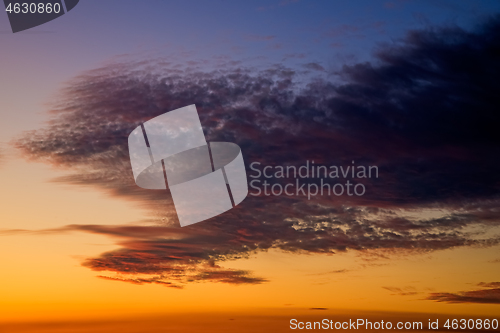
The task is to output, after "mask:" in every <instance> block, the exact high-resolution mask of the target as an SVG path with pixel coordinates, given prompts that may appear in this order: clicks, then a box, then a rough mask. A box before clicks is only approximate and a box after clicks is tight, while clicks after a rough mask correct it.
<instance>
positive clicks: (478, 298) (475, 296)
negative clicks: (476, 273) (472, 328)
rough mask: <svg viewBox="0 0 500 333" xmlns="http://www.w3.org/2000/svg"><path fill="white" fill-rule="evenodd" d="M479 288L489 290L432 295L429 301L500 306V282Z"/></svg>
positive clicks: (480, 285) (482, 283)
mask: <svg viewBox="0 0 500 333" xmlns="http://www.w3.org/2000/svg"><path fill="white" fill-rule="evenodd" d="M478 286H479V287H482V288H487V289H477V290H469V291H460V292H458V293H431V294H430V295H429V297H427V299H428V300H431V301H436V302H445V303H482V304H500V282H490V283H484V282H481V283H479V284H478Z"/></svg>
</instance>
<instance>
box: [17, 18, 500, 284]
mask: <svg viewBox="0 0 500 333" xmlns="http://www.w3.org/2000/svg"><path fill="white" fill-rule="evenodd" d="M499 60H500V19H499V18H491V19H489V20H488V21H487V22H485V23H484V24H483V25H481V26H480V27H478V28H477V30H476V31H474V32H467V31H463V30H461V29H459V28H446V29H430V30H425V31H413V32H410V33H409V34H408V36H407V38H406V39H404V40H402V41H400V42H399V43H397V44H395V45H391V46H384V47H380V48H379V49H378V50H377V53H376V57H375V59H374V61H373V62H372V63H360V64H355V65H350V66H347V65H346V66H344V67H343V68H342V70H341V71H340V72H338V73H336V75H337V76H338V77H339V78H340V79H341V82H342V83H333V82H329V81H326V80H324V79H320V78H316V79H307V78H306V77H304V76H301V70H295V69H292V68H286V67H283V66H273V67H270V68H269V69H267V70H263V71H254V70H252V69H246V68H242V67H232V68H230V69H227V68H226V69H223V70H222V69H221V70H218V71H212V72H194V71H191V70H189V68H183V67H179V66H177V65H175V64H171V63H168V62H167V61H142V62H139V61H138V62H128V63H127V62H125V63H116V64H111V65H107V66H105V67H103V68H99V69H96V70H93V71H89V72H86V73H84V74H82V75H80V76H78V77H76V78H75V79H74V80H72V81H71V82H70V83H69V84H68V85H67V87H66V88H65V89H64V90H63V91H61V94H60V95H61V97H60V100H59V101H58V102H57V103H56V104H55V106H54V108H53V110H52V114H53V118H52V120H51V122H50V123H49V124H48V125H47V126H46V127H45V128H42V129H40V130H37V131H34V132H30V133H26V134H25V135H24V136H23V137H21V138H19V139H18V140H16V141H15V142H14V145H15V146H16V147H17V148H18V149H20V150H21V151H22V152H23V153H24V155H25V156H26V157H27V158H28V159H30V160H35V161H42V162H45V163H50V164H52V165H54V166H55V167H59V168H66V169H69V168H71V170H73V171H74V173H73V174H72V175H71V176H67V177H62V178H59V179H58V180H57V181H59V182H64V183H71V184H76V185H81V186H93V187H95V188H98V189H101V190H105V191H107V192H108V193H109V194H111V195H114V196H119V197H121V198H124V199H127V200H134V201H136V202H139V203H141V204H142V205H144V207H146V208H147V209H149V210H150V211H151V212H153V213H154V214H156V216H159V217H160V220H161V223H162V224H160V225H159V226H157V227H139V226H138V227H125V226H123V227H110V226H93V225H88V226H70V227H67V228H69V229H71V230H75V229H77V230H81V231H85V232H92V233H99V234H106V235H109V236H111V237H117V239H119V240H118V244H119V245H120V246H121V248H120V249H118V250H115V251H111V252H107V253H104V254H102V255H101V256H99V257H97V258H88V259H87V260H86V261H85V262H84V263H83V264H84V265H85V266H86V267H89V268H91V269H93V270H96V271H99V272H111V273H117V274H118V275H116V276H104V277H105V278H111V279H118V280H121V281H127V282H132V283H162V284H165V285H169V286H174V287H178V286H182V285H183V284H185V283H189V282H196V281H207V280H208V281H215V282H224V283H235V284H239V283H250V284H254V283H261V282H264V281H265V279H263V278H257V277H252V276H251V274H249V272H246V271H238V270H226V269H224V268H223V267H221V266H219V265H218V264H217V263H218V262H221V261H224V260H230V259H238V258H242V257H245V256H247V255H248V254H250V253H252V252H254V251H260V250H266V249H270V248H278V249H281V250H284V251H290V252H308V253H333V252H337V251H346V250H364V249H391V250H392V249H394V250H398V249H404V250H415V251H431V250H438V249H446V248H451V247H456V246H491V245H494V244H498V242H499V238H498V236H495V233H493V231H492V230H495V229H496V230H498V229H497V228H498V227H499V226H500V223H499V213H498V209H497V207H498V204H499V196H498V193H499V189H500V166H499V164H498V156H499V153H500V132H499V131H498V129H497V126H496V124H498V123H499V120H500V113H498V109H499V106H500V86H499V85H498V83H497V80H498V77H499V74H500V61H499ZM302 68H308V69H310V70H311V71H313V72H314V71H323V69H324V67H323V66H322V65H321V64H317V63H310V62H309V63H306V64H304V66H303V67H302ZM338 81H339V80H337V81H336V82H338ZM190 104H196V106H197V108H198V112H199V115H200V118H201V122H202V125H203V128H204V131H205V133H206V137H207V140H208V141H227V142H235V143H237V144H238V145H239V146H240V147H241V148H242V151H243V155H244V159H245V162H246V166H247V169H248V167H249V164H250V163H252V162H260V163H262V165H295V166H300V165H303V164H304V163H305V162H306V161H307V160H309V161H313V160H314V161H315V163H316V165H351V163H352V161H355V163H356V164H357V165H376V166H378V168H379V175H380V177H379V178H378V179H375V178H372V179H364V180H363V183H364V184H365V186H366V188H367V191H366V194H365V195H364V196H362V197H356V196H352V197H351V196H341V197H327V196H322V197H320V196H318V197H314V198H313V199H312V200H307V197H304V196H294V197H285V196H280V197H273V196H249V197H248V198H247V199H245V201H244V202H243V203H242V204H240V205H239V206H238V207H236V208H235V209H233V210H231V211H228V212H226V213H224V214H222V215H220V216H217V217H215V218H212V219H210V220H208V221H206V222H203V223H200V224H197V225H193V226H191V227H189V228H182V229H181V228H179V227H177V225H178V222H177V220H176V214H175V209H174V206H173V203H172V200H171V197H170V194H169V192H168V191H151V190H143V189H140V188H138V187H137V186H136V185H135V183H134V180H133V177H132V172H131V168H130V162H129V157H128V149H127V137H128V134H129V133H130V132H131V131H132V130H133V129H134V128H135V127H137V126H138V125H140V124H141V123H143V122H144V121H147V120H149V119H151V118H153V117H155V116H158V115H160V114H163V113H165V112H167V111H170V110H174V109H177V108H180V107H183V106H186V105H190ZM248 172H249V173H251V172H252V171H251V170H249V169H248ZM309 181H310V182H316V183H317V182H318V180H317V179H312V180H309ZM429 209H440V210H441V213H440V214H439V216H427V217H426V215H425V214H423V213H422V212H424V211H426V210H429ZM408 212H411V213H412V214H410V213H408ZM419 212H420V214H419V217H414V216H415V213H417V215H418V213H419ZM406 213H408V214H406ZM124 222H125V221H124ZM471 227H475V228H476V231H474V233H473V232H472V231H471ZM478 228H479V229H480V230H481V231H484V232H481V233H479V234H478V233H477V229H478Z"/></svg>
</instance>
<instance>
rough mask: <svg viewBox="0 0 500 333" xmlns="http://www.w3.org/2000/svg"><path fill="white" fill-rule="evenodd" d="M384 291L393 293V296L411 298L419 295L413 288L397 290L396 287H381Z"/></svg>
mask: <svg viewBox="0 0 500 333" xmlns="http://www.w3.org/2000/svg"><path fill="white" fill-rule="evenodd" d="M382 288H384V289H386V290H389V291H390V292H393V293H394V294H393V295H400V296H413V295H417V294H420V292H418V291H416V289H415V287H411V286H408V287H404V288H398V287H382Z"/></svg>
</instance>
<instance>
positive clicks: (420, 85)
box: [0, 0, 500, 332]
mask: <svg viewBox="0 0 500 333" xmlns="http://www.w3.org/2000/svg"><path fill="white" fill-rule="evenodd" d="M499 13H500V2H498V1H444V0H440V1H356V2H340V1H304V0H302V1H297V0H296V1H293V0H283V1H279V0H278V1H253V2H243V1H240V2H235V1H213V2H207V1H157V0H150V1H140V2H139V1H128V0H127V1H126V0H119V1H118V0H116V1H115V0H113V1H112V0H107V1H97V0H95V1H92V0H82V1H80V3H79V4H78V6H77V7H75V9H74V10H72V11H71V12H70V13H68V14H67V15H63V16H62V17H60V18H58V19H56V20H54V21H52V22H49V23H46V24H44V25H42V26H39V27H36V28H33V29H30V30H27V31H24V32H20V33H16V34H12V33H11V31H10V27H9V23H8V20H7V15H6V14H1V15H0V39H1V44H0V45H1V46H0V59H1V62H0V115H1V117H2V118H1V119H2V128H1V129H2V131H0V182H1V184H2V187H1V188H2V189H1V191H0V200H1V202H2V209H1V210H0V234H1V238H0V240H1V241H0V262H2V264H3V265H2V268H3V270H2V275H1V278H0V281H1V282H2V283H1V284H0V295H2V297H0V310H1V312H0V313H1V314H0V323H1V324H0V329H1V328H2V327H3V328H4V329H9V332H10V331H12V332H42V331H43V330H47V331H56V328H54V327H57V329H61V330H64V329H68V330H69V328H68V327H70V328H71V329H73V330H75V331H78V330H76V329H77V328H78V329H81V330H80V331H82V332H86V330H85V327H93V328H89V329H88V331H93V332H97V331H98V329H97V328H96V327H99V328H100V329H103V330H104V331H108V332H111V331H113V330H114V331H117V332H128V331H127V329H128V330H129V331H130V332H133V331H134V329H135V328H132V327H133V325H132V324H131V325H130V326H129V327H123V325H124V322H125V318H127V320H128V319H130V318H139V319H137V321H138V322H140V323H141V324H137V325H142V326H141V327H145V326H144V325H145V324H144V323H149V324H150V325H151V327H149V326H148V329H149V330H150V331H151V332H156V331H157V330H159V329H160V328H162V329H171V330H174V329H179V330H181V329H182V330H188V329H191V330H192V331H196V330H198V329H199V327H200V325H202V326H203V325H204V327H210V328H211V329H214V331H217V328H228V327H233V328H234V329H239V330H241V329H242V328H243V327H246V329H247V330H248V331H252V330H253V329H255V330H261V331H265V329H263V328H262V327H274V331H278V330H279V329H283V328H287V327H288V320H289V319H290V318H291V317H293V316H295V317H303V318H308V317H313V316H317V315H316V313H315V310H310V309H312V308H325V309H326V310H323V311H325V312H324V314H322V316H323V317H325V316H331V317H333V316H345V317H346V318H357V316H360V315H361V314H363V315H367V316H373V317H376V318H382V319H384V318H386V317H387V318H389V317H391V318H392V317H397V316H398V314H397V313H398V312H403V313H404V315H406V316H407V317H408V318H413V317H414V316H415V314H414V313H427V314H433V315H443V314H444V315H448V314H449V315H450V316H451V315H453V316H490V317H491V316H497V318H498V314H499V313H500V312H499V310H500V309H499V307H500V305H499V304H500V285H499V281H500V276H499V275H500V254H499V250H500V245H499V240H500V216H499V215H498V214H499V213H498V208H497V207H498V204H499V203H500V200H499V196H498V191H499V189H500V179H499V176H498V174H500V173H499V172H498V171H500V170H499V168H500V167H499V166H498V165H497V162H498V158H496V156H498V154H497V153H499V152H500V139H499V137H498V134H496V132H497V131H496V126H495V124H498V121H499V116H498V115H497V114H496V113H495V112H494V110H498V106H499V100H498V96H499V95H498V94H497V93H496V92H497V91H498V84H496V83H495V81H494V80H493V79H492V77H494V75H496V74H500V69H499V67H498V53H495V52H494V51H491V50H497V51H498V40H499V39H498V38H497V39H496V40H495V37H498V36H500V35H499V30H500V29H499V27H500V23H499V18H498V16H496V17H495V14H497V15H498V14H499ZM488 20H490V21H488ZM486 22H490V25H489V26H488V25H487V23H486ZM492 54H493V55H492ZM495 54H496V58H495ZM429 59H431V60H432V61H434V65H435V67H432V65H429V63H430V62H426V61H427V60H429ZM479 65H481V66H479ZM435 68H438V69H437V70H435V71H434V69H435ZM427 69H429V71H428V72H427V71H426V70H427ZM431 69H432V70H431ZM290 73H292V74H290ZM165 82H167V83H170V84H171V86H170V88H169V89H166V88H164V85H165ZM269 82H271V85H270V86H269V89H267V90H266V89H264V88H262V87H264V86H266V84H268V83H269ZM207 87H208V88H207ZM430 87H432V89H430ZM443 96H444V97H443ZM183 103H184V104H183ZM193 103H196V104H197V106H198V111H199V113H200V118H201V121H202V125H203V127H204V130H205V132H206V134H207V139H208V140H209V141H230V142H235V143H238V144H239V145H240V146H241V147H242V150H243V156H244V158H245V161H246V164H247V168H248V164H249V163H250V162H252V161H261V162H262V163H268V164H274V165H279V164H284V163H290V164H296V165H301V164H303V163H304V162H305V160H307V159H315V160H316V161H318V163H319V162H320V161H321V162H323V163H324V164H325V165H330V164H335V163H339V164H342V163H349V161H351V160H352V159H356V160H358V161H365V162H366V163H369V162H371V163H376V164H378V165H380V166H381V170H382V175H383V176H381V179H380V181H373V182H369V183H368V185H367V186H368V188H369V190H370V193H368V195H367V196H366V198H362V199H363V200H361V199H359V200H344V199H340V200H339V201H337V202H333V201H332V200H331V199H330V198H318V199H317V200H313V202H308V201H307V200H304V199H303V198H298V199H296V198H294V199H293V200H288V199H286V198H274V199H273V198H264V197H254V198H247V199H246V201H245V202H244V203H243V204H242V205H241V209H235V210H233V211H231V212H228V213H225V214H223V215H221V216H220V217H218V218H214V219H211V220H210V221H207V222H203V223H201V224H199V225H196V226H193V227H189V228H182V229H180V228H179V227H178V224H177V223H178V222H177V221H176V218H175V214H174V213H173V206H172V202H171V199H170V197H169V195H164V194H163V193H158V192H154V193H150V192H148V191H142V190H140V189H137V188H136V187H135V185H134V184H133V179H132V177H131V173H130V165H129V164H127V163H128V157H127V156H126V153H125V152H126V148H127V147H126V144H124V142H126V141H124V138H125V139H126V136H127V135H128V133H129V132H130V129H133V128H134V127H135V126H137V124H139V123H141V122H143V121H145V120H147V119H150V118H152V117H154V116H156V115H158V114H161V113H163V112H166V111H169V110H172V109H174V108H176V107H181V106H184V105H188V104H193ZM228 117H229V118H228ZM318 119H319V120H318ZM101 125H102V126H101ZM30 131H31V132H30ZM32 131H35V132H32ZM384 173H385V174H384ZM266 223H267V224H266ZM322 223H323V224H322ZM341 229H342V230H343V231H342V232H340V230H341ZM178 240H180V241H179V242H178ZM174 257H175V260H177V259H179V258H180V262H181V266H179V267H177V268H176V269H179V271H176V272H178V273H176V274H177V275H176V274H174V273H171V272H169V271H167V270H166V269H165V267H171V266H169V265H172V262H173V260H174V259H172V258H174ZM165 258H167V259H165ZM127 260H128V261H127ZM127 262H129V263H132V264H130V265H133V268H132V271H133V272H132V273H129V272H130V267H132V266H127V265H128V264H125V263H127ZM172 267H174V266H172ZM127 270H129V271H128V272H127ZM134 272H135V273H134ZM171 286H174V287H175V288H171ZM366 311H376V313H375V312H366ZM192 313H196V314H197V318H198V321H196V320H190V319H188V317H183V316H184V315H186V316H187V315H189V314H192ZM367 313H368V314H367ZM172 314H179V315H178V316H177V315H176V317H175V320H173V319H172V322H171V324H169V323H168V322H165V319H164V318H174V317H172ZM208 314H210V315H208ZM144 316H147V317H144ZM245 316H249V317H250V318H254V320H253V321H252V320H249V319H248V318H247V317H245ZM429 316H430V315H425V314H424V315H421V316H420V317H421V318H425V320H426V319H427V318H428V317H429ZM144 318H146V319H144ZM151 318H153V319H151ZM231 318H232V319H234V318H237V319H236V320H235V321H234V323H233V322H232V321H231V323H230V324H228V321H229V319H231ZM245 318H246V319H245ZM255 318H260V319H258V320H261V321H258V320H257V319H255ZM262 318H264V319H262ZM429 318H430V317H429ZM71 320H78V321H77V322H76V321H75V322H70V321H71ZM255 320H257V321H255ZM39 322H52V323H53V325H56V326H54V327H52V328H51V327H49V328H47V326H40V325H41V324H39ZM174 322H175V325H174V324H173V323H174ZM249 322H251V323H252V324H249ZM204 323H205V324H204ZM256 323H257V324H256ZM258 323H262V325H261V326H259V324H258ZM1 325H4V326H1ZM7 325H11V326H7ZM57 325H59V326H57ZM65 325H68V326H65ZM85 325H87V326H85ZM92 325H94V326H92ZM155 325H156V326H155ZM228 325H233V326H228ZM252 325H254V326H252ZM273 325H274V326H273ZM103 327H104V328H103ZM78 332H79V331H78ZM134 332H135V331H134Z"/></svg>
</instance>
